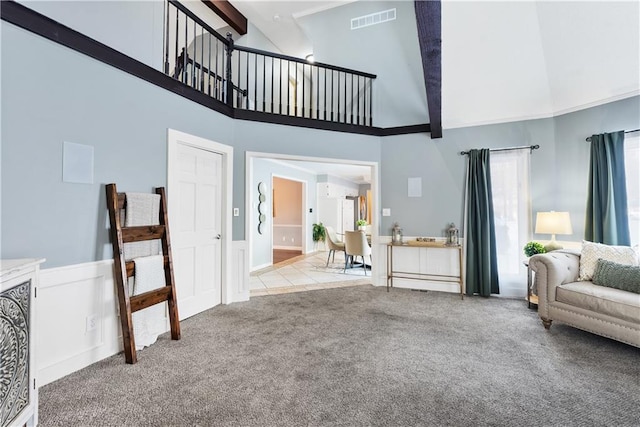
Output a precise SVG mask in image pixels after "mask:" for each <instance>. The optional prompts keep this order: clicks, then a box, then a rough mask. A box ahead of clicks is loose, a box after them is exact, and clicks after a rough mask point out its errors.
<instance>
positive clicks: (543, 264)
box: [529, 250, 580, 317]
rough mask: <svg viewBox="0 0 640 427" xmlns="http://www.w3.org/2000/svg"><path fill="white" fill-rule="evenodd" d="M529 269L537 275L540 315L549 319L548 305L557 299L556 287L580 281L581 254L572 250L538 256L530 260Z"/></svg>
mask: <svg viewBox="0 0 640 427" xmlns="http://www.w3.org/2000/svg"><path fill="white" fill-rule="evenodd" d="M529 267H530V268H531V270H533V271H534V272H535V273H536V285H537V288H538V313H539V314H540V317H548V308H547V307H548V304H549V303H550V302H553V301H555V299H556V287H557V286H560V285H562V284H564V283H571V282H575V281H577V280H578V274H579V272H580V253H579V252H576V251H572V250H561V251H553V252H549V253H546V254H537V255H534V256H532V257H531V258H530V259H529Z"/></svg>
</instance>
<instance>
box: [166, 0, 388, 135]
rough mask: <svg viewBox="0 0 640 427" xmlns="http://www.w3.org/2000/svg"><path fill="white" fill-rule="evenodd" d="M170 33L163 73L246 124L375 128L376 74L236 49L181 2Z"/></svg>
mask: <svg viewBox="0 0 640 427" xmlns="http://www.w3.org/2000/svg"><path fill="white" fill-rule="evenodd" d="M164 27H165V28H164V46H163V50H164V58H163V62H164V73H165V74H167V75H169V76H171V77H172V78H174V79H176V80H178V81H180V82H182V83H183V84H184V85H187V86H189V87H191V88H192V89H195V90H197V91H199V92H201V93H203V94H206V95H207V96H208V97H211V98H212V99H213V100H214V102H218V103H221V104H224V105H226V106H227V107H229V108H231V109H233V110H235V112H236V113H237V115H238V116H240V117H241V118H242V117H246V118H249V117H253V118H255V117H256V116H262V115H269V116H271V118H272V119H273V118H276V116H277V117H278V119H277V120H275V121H280V122H289V123H292V124H295V123H296V121H298V122H299V121H300V119H303V120H304V119H310V120H314V121H323V122H327V123H335V124H341V125H349V126H355V127H368V128H372V127H373V97H372V94H373V82H374V80H375V79H376V76H375V75H373V74H370V73H365V72H361V71H356V70H350V69H347V68H343V67H338V66H333V65H327V64H320V63H316V62H309V61H307V60H304V59H300V58H294V57H291V56H286V55H280V54H277V53H273V52H267V51H263V50H258V49H252V48H248V47H243V46H237V45H235V44H234V41H233V39H232V37H231V34H227V35H226V37H225V36H222V35H221V34H219V33H218V32H216V31H215V30H214V29H213V28H211V27H210V26H209V25H208V24H206V23H205V22H204V21H203V20H201V19H200V18H198V17H197V16H196V15H195V14H193V13H192V12H191V11H190V10H189V9H187V8H186V7H184V6H183V5H182V4H180V3H179V2H177V1H175V0H168V1H167V7H166V8H165V20H164Z"/></svg>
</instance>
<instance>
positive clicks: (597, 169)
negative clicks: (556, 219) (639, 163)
mask: <svg viewBox="0 0 640 427" xmlns="http://www.w3.org/2000/svg"><path fill="white" fill-rule="evenodd" d="M584 239H585V240H587V241H590V242H595V243H604V244H607V245H626V246H628V245H630V244H631V239H630V236H629V217H628V212H627V188H626V179H625V169H624V131H618V132H612V133H603V134H600V135H593V136H592V137H591V163H590V166H589V193H588V198H587V214H586V221H585V232H584Z"/></svg>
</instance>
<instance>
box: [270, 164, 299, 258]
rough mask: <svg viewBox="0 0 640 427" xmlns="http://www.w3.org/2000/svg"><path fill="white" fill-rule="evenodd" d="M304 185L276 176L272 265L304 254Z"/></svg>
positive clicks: (273, 185)
mask: <svg viewBox="0 0 640 427" xmlns="http://www.w3.org/2000/svg"><path fill="white" fill-rule="evenodd" d="M305 184H306V183H305V182H303V181H298V180H293V179H288V178H285V177H281V176H276V175H273V177H272V179H271V188H272V189H273V193H272V199H273V204H272V209H271V216H272V218H273V222H272V228H271V230H272V231H271V233H272V234H271V235H272V242H273V244H272V255H273V257H272V262H273V264H274V265H275V264H278V263H280V262H283V261H286V260H288V259H291V258H294V257H297V256H299V255H302V254H303V253H304V252H303V248H304V244H303V243H304V240H303V237H304V233H303V230H304V226H305V224H304V219H305V215H304V205H303V200H305V197H304V193H305Z"/></svg>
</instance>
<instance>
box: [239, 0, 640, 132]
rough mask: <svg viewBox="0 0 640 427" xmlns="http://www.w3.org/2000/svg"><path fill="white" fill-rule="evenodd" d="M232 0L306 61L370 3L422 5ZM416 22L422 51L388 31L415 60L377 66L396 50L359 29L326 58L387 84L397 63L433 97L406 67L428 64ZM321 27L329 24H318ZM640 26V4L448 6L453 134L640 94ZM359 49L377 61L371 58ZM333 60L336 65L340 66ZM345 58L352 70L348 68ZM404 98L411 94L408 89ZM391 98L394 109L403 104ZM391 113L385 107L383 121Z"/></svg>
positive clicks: (446, 48)
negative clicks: (421, 57)
mask: <svg viewBox="0 0 640 427" xmlns="http://www.w3.org/2000/svg"><path fill="white" fill-rule="evenodd" d="M231 2H232V4H233V5H234V6H235V7H236V8H238V9H239V10H240V11H241V12H242V13H243V14H244V15H245V16H246V17H247V18H248V19H249V22H250V23H251V24H253V25H254V26H255V27H257V28H258V29H260V31H261V32H262V33H264V35H265V36H266V37H267V38H268V39H269V40H270V41H271V42H272V43H273V44H274V45H275V46H276V47H277V48H279V49H280V50H281V51H282V52H283V53H285V54H288V55H293V56H297V57H304V56H305V55H306V54H308V53H310V52H312V51H313V49H314V48H315V49H316V50H318V46H319V45H320V46H321V45H322V43H323V42H322V41H321V40H323V39H325V38H326V37H331V34H332V33H334V32H335V30H336V29H337V27H336V25H339V24H338V20H336V17H337V16H339V14H340V13H341V14H342V15H344V19H341V21H342V22H344V21H346V20H348V19H349V18H351V17H353V16H354V13H355V11H359V10H362V9H363V8H362V7H361V8H359V9H358V8H357V7H356V6H354V5H355V4H363V3H366V4H367V5H369V8H370V9H375V8H376V7H377V8H378V9H383V8H388V7H397V8H398V11H399V13H400V10H401V9H402V10H404V11H405V15H406V12H411V10H412V9H413V1H412V0H396V1H383V0H360V1H355V2H354V1H337V2H324V1H304V0H298V1H267V0H250V1H247V0H231ZM336 8H339V9H336ZM329 9H330V10H329ZM336 11H339V12H336ZM400 18H401V16H400V15H399V17H398V19H399V20H400ZM407 18H408V19H406V21H404V22H402V23H401V26H400V27H399V28H400V29H399V31H402V32H407V31H408V33H407V34H409V36H410V39H411V38H413V39H415V40H411V42H410V43H414V44H415V45H416V47H415V50H412V49H413V48H412V47H411V46H407V43H406V40H407V39H406V38H404V39H403V38H397V39H393V38H391V39H390V38H389V36H388V34H385V38H386V39H390V40H391V42H392V43H396V46H395V48H394V49H397V50H398V51H403V50H404V51H407V54H408V56H404V57H390V58H385V60H383V61H379V62H378V63H376V61H375V59H376V58H374V56H372V55H371V54H370V53H371V52H372V51H373V52H375V49H376V48H378V51H379V52H380V54H384V55H388V54H389V52H388V51H389V49H388V48H387V49H385V47H379V46H376V47H374V48H372V50H367V46H366V45H365V44H363V43H362V39H357V40H356V39H354V40H350V38H352V37H361V35H360V34H355V33H356V32H354V31H351V32H346V33H345V32H343V33H341V36H342V35H344V38H343V39H342V40H344V42H343V43H340V44H339V45H337V46H334V49H335V52H331V51H328V50H327V49H324V52H323V54H324V57H323V58H322V61H323V62H329V63H336V64H337V65H342V66H347V67H350V68H355V69H362V70H365V71H368V72H372V73H376V74H378V76H379V79H378V80H380V81H379V82H378V83H377V84H379V85H381V84H384V83H383V81H382V78H381V76H382V77H385V76H387V75H388V73H389V72H390V71H389V70H388V69H386V68H385V67H387V66H388V63H389V62H393V64H392V65H393V67H394V68H393V72H394V73H396V74H397V78H396V81H399V82H403V81H405V80H407V79H409V80H410V81H411V83H412V84H414V85H416V86H415V88H416V89H420V90H422V91H423V95H422V96H424V89H423V88H422V89H421V88H420V87H419V82H417V81H415V76H417V75H419V74H420V73H421V70H419V69H417V70H416V69H412V70H408V71H406V72H405V71H403V67H404V68H407V67H412V68H416V67H419V65H418V64H419V63H417V62H413V63H412V62H411V60H412V59H413V56H415V54H414V52H415V51H417V43H418V42H417V39H416V38H417V37H416V36H415V35H414V33H415V18H413V22H411V19H410V17H409V16H407ZM323 19H325V21H322V20H323ZM310 22H311V23H314V24H315V25H310V24H309V23H310ZM318 22H323V23H324V24H323V25H318V24H317V23H318ZM340 25H343V24H340ZM639 26H640V2H639V1H636V0H631V1H607V0H601V1H516V0H514V1H457V0H451V1H443V5H442V52H443V53H442V72H443V76H442V86H443V87H442V91H443V93H442V108H443V111H442V113H443V126H444V128H445V130H446V129H447V128H455V127H465V126H473V125H481V124H489V123H501V122H509V121H519V120H526V119H535V118H543V117H553V116H556V115H559V114H563V113H566V112H570V111H575V110H578V109H582V108H587V107H589V106H594V105H599V104H603V103H606V102H611V101H614V100H617V99H622V98H626V97H630V96H634V95H638V94H640V59H639V57H640V32H639ZM384 27H385V26H383V25H378V26H373V27H371V29H369V30H368V34H370V35H371V36H370V37H368V39H370V40H372V42H373V41H374V40H376V42H377V40H379V39H376V37H375V34H376V32H381V31H388V28H389V27H386V28H384ZM396 28H398V27H396ZM324 43H325V45H326V42H324ZM353 46H358V49H357V50H352V51H351V53H349V52H347V53H345V52H339V51H340V50H341V49H342V50H345V49H352V48H353ZM359 51H362V52H367V53H368V54H367V55H364V57H363V55H359V53H360V52H359ZM316 56H317V55H316ZM332 58H335V60H334V61H331V59H332ZM316 59H317V58H316ZM345 60H346V61H351V63H347V64H344V63H342V62H344V61H345ZM335 61H341V62H340V63H337V62H335ZM358 61H362V63H360V64H359V63H358ZM372 68H373V69H372ZM377 68H379V69H377ZM405 76H407V77H405ZM399 92H401V93H405V94H406V91H405V92H402V91H399ZM384 94H386V88H385V91H384ZM379 101H380V98H379ZM385 101H386V103H389V102H393V99H391V98H389V99H387V100H385ZM403 103H405V104H406V103H410V104H411V105H410V106H409V107H407V110H406V111H402V114H403V115H405V117H406V116H407V115H409V116H411V114H412V113H414V112H415V111H416V109H418V110H421V109H424V110H425V111H422V112H420V113H419V114H417V115H416V117H418V118H420V117H426V103H422V102H416V101H411V100H407V99H406V97H405V98H404V99H403ZM399 107H402V105H400V106H398V105H394V109H395V110H397V109H398V108H399ZM386 113H387V112H386V111H385V110H382V111H381V113H380V114H378V117H379V118H380V117H381V116H385V115H386ZM414 114H415V113H414ZM411 120H412V123H402V124H414V123H417V122H415V120H416V118H412V119H411ZM382 125H388V124H386V123H382ZM445 134H446V132H445Z"/></svg>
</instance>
